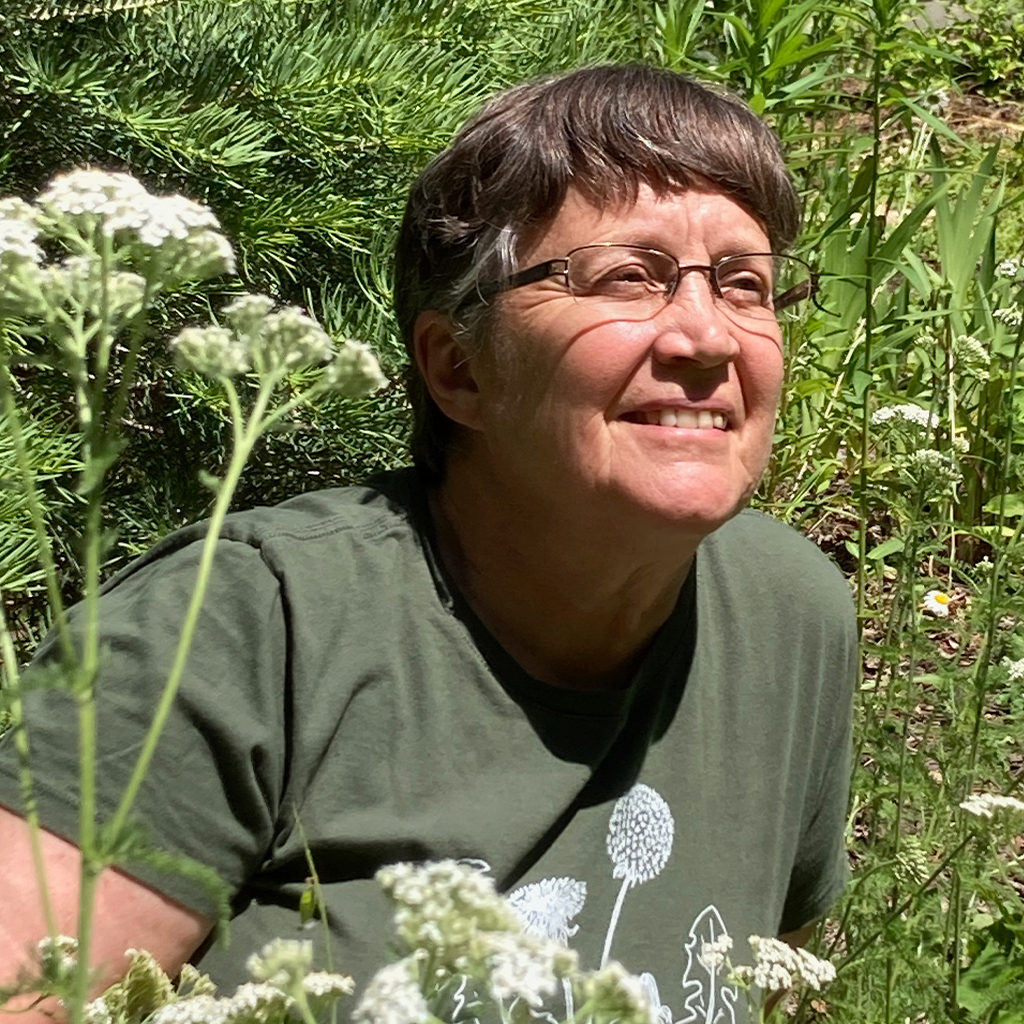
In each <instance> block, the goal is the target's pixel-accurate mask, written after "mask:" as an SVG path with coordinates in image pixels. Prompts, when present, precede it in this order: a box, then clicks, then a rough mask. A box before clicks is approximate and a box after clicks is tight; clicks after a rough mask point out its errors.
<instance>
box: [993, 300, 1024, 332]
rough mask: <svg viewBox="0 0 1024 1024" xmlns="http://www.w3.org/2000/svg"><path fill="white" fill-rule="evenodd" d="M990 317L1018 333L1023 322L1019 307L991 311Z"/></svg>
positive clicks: (1023, 318) (1023, 316)
mask: <svg viewBox="0 0 1024 1024" xmlns="http://www.w3.org/2000/svg"><path fill="white" fill-rule="evenodd" d="M992 317H993V319H995V320H998V321H999V322H1000V323H1001V324H1004V325H1005V326H1006V327H1007V328H1009V330H1011V331H1019V330H1020V325H1021V323H1022V322H1024V312H1022V310H1021V308H1020V306H1016V305H1015V306H1001V307H1000V308H999V309H996V310H993V312H992Z"/></svg>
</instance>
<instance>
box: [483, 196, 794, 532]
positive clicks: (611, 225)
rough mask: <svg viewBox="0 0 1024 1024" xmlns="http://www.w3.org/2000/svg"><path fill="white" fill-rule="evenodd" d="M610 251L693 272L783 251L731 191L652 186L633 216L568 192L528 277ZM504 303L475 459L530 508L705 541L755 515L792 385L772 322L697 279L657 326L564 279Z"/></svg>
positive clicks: (533, 251)
mask: <svg viewBox="0 0 1024 1024" xmlns="http://www.w3.org/2000/svg"><path fill="white" fill-rule="evenodd" d="M601 242H620V243H626V244H632V245H638V246H647V247H651V248H657V249H660V250H663V251H664V252H666V253H669V254H670V255H672V256H674V257H675V258H676V259H677V260H678V261H679V262H680V263H682V264H713V263H715V262H716V261H718V260H720V259H722V258H723V257H725V256H730V255H736V254H740V253H748V252H751V253H763V252H768V251H770V248H771V246H770V243H769V240H768V238H767V236H766V235H765V232H764V230H763V228H762V227H761V225H760V224H759V223H758V222H757V221H756V220H755V219H754V218H753V217H752V216H751V215H750V214H749V213H748V212H747V211H746V210H745V209H744V208H743V207H741V206H740V205H738V204H737V203H736V202H735V201H733V200H732V199H730V198H728V197H727V196H725V195H722V194H721V193H717V192H704V191H694V190H689V191H685V192H673V193H670V194H667V195H664V196H658V195H656V194H655V193H654V192H653V191H652V190H650V189H649V188H646V187H644V188H643V190H642V191H641V193H640V195H639V196H638V199H637V201H636V202H635V203H633V204H631V205H625V206H616V207H612V208H606V209H599V208H597V207H595V206H593V205H592V204H590V203H589V202H587V201H586V200H584V199H583V198H582V197H581V196H580V195H579V194H578V193H576V192H572V191H570V193H569V195H568V197H567V198H566V200H565V202H564V204H563V205H562V207H561V209H560V210H559V212H558V214H557V216H556V217H555V218H554V220H553V221H552V222H551V224H550V226H549V227H548V229H547V230H546V231H545V232H544V233H543V234H542V236H541V237H539V238H538V239H537V240H536V242H535V243H534V244H533V245H532V246H531V248H530V250H529V251H528V252H527V253H524V254H523V257H522V259H521V261H520V265H521V266H524V267H528V266H532V265H533V264H535V263H540V262H541V261H544V260H548V259H556V258H560V257H564V256H565V255H566V254H567V253H568V252H569V251H570V250H572V249H575V248H576V247H578V246H581V245H589V244H593V243H601ZM498 301H499V303H500V305H499V307H498V311H497V315H496V317H495V326H494V328H493V331H492V336H491V338H490V340H489V341H488V342H486V343H485V345H484V346H483V348H482V349H481V351H480V352H478V353H477V354H475V355H473V356H472V357H471V361H472V373H473V377H474V379H475V382H476V386H477V387H478V388H479V402H478V406H477V409H478V412H477V416H476V419H475V422H473V423H472V424H469V425H470V427H471V432H470V439H469V440H470V451H471V452H472V453H473V454H472V457H477V458H483V459H485V460H486V461H487V462H488V465H489V472H491V473H494V474H497V479H498V480H500V481H502V482H503V484H504V485H507V487H508V488H511V489H514V491H515V492H516V493H517V496H518V498H520V499H522V500H525V501H529V502H531V503H532V504H533V505H534V506H536V507H538V508H541V509H549V510H550V511H551V513H552V514H555V515H568V516H572V515H574V514H580V513H582V512H584V510H585V511H586V513H588V514H589V513H601V512H605V511H606V512H608V513H609V514H614V515H619V516H622V515H626V516H627V519H632V520H643V519H647V520H649V521H650V522H651V523H652V524H653V523H660V524H673V525H675V526H677V527H678V528H679V529H681V530H684V531H686V532H688V533H692V534H694V535H699V536H704V535H706V534H708V533H710V532H711V531H712V530H714V529H716V528H717V527H718V526H720V525H721V524H722V523H723V522H725V521H726V520H727V519H729V518H730V517H731V516H732V515H734V514H735V513H736V512H737V511H738V510H739V509H740V508H742V507H743V506H744V505H745V504H746V502H747V501H748V499H749V498H750V495H751V493H752V492H753V490H754V489H755V487H756V486H757V483H758V481H759V479H760V477H761V474H762V472H763V470H764V467H765V464H766V462H767V459H768V455H769V450H770V445H771V439H772V433H773V428H774V423H775V414H776V409H777V405H778V399H779V392H780V388H781V383H782V374H783V362H782V341H781V332H780V330H779V327H778V325H777V323H776V322H775V320H774V319H773V318H769V319H763V318H762V319H761V320H755V321H750V320H747V319H744V318H743V317H740V316H738V315H737V314H736V313H733V312H730V311H728V310H725V309H724V308H723V306H722V304H721V303H720V302H719V301H717V300H716V299H715V298H714V296H713V295H712V291H711V288H710V285H709V282H708V278H707V275H706V274H704V273H702V272H700V271H693V272H690V273H687V274H685V275H684V276H683V278H682V280H681V281H680V284H679V288H678V290H677V292H676V293H675V295H674V296H673V297H672V299H671V301H670V302H668V303H667V304H666V305H665V306H664V308H662V309H661V310H660V311H659V312H657V313H656V314H654V315H646V318H645V319H630V320H620V319H613V318H609V316H608V315H607V313H606V312H602V311H601V310H596V309H595V308H594V306H593V303H592V302H588V300H586V299H583V300H577V299H576V298H574V297H573V296H572V295H571V294H569V293H568V291H567V289H566V287H565V284H564V281H563V279H562V278H561V277H551V278H546V279H544V280H542V281H538V282H536V283H533V284H529V285H525V286H523V287H520V288H516V289H514V290H511V291H508V292H506V293H504V294H503V295H501V296H500V298H499V300H498Z"/></svg>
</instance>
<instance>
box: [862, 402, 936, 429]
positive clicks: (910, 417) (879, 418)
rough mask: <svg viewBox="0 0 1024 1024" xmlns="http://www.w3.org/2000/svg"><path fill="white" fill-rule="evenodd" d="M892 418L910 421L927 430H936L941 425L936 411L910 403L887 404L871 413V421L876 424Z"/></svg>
mask: <svg viewBox="0 0 1024 1024" xmlns="http://www.w3.org/2000/svg"><path fill="white" fill-rule="evenodd" d="M890 420H897V421H902V422H904V423H910V424H912V425H913V426H916V427H922V428H924V429H926V430H934V429H935V428H936V427H937V426H938V425H939V418H938V417H937V416H936V415H935V414H934V413H931V412H929V411H928V410H927V409H922V408H921V406H919V405H913V404H910V403H906V404H904V405H885V406H882V408H881V409H876V410H875V411H874V413H872V415H871V422H872V423H873V424H874V425H876V426H877V425H878V424H880V423H888V422H889V421H890Z"/></svg>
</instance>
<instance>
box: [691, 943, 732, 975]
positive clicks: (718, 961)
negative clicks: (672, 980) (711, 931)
mask: <svg viewBox="0 0 1024 1024" xmlns="http://www.w3.org/2000/svg"><path fill="white" fill-rule="evenodd" d="M731 949H732V937H731V936H730V935H725V934H723V935H721V936H720V937H719V938H717V939H712V940H711V941H710V942H702V943H701V945H700V952H699V953H698V954H697V959H698V960H699V961H700V962H701V963H702V964H703V965H704V966H705V967H706V968H707V969H708V970H709V971H710V970H714V969H715V968H718V967H721V966H722V964H724V963H725V958H726V956H728V954H729V950H731Z"/></svg>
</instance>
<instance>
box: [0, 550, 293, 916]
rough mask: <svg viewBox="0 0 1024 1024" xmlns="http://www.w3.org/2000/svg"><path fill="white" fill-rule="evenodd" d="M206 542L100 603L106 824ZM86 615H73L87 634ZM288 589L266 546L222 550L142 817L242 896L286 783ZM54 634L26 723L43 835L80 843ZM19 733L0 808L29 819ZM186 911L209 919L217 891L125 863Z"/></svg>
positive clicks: (7, 745)
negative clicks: (51, 679) (56, 681)
mask: <svg viewBox="0 0 1024 1024" xmlns="http://www.w3.org/2000/svg"><path fill="white" fill-rule="evenodd" d="M201 547H202V545H201V543H191V544H187V545H186V546H184V547H181V548H180V549H178V550H173V551H171V552H170V553H168V554H165V555H163V556H162V557H157V558H155V559H154V558H150V559H148V560H144V561H142V562H140V563H138V565H137V567H133V568H131V569H129V570H128V571H126V572H125V573H124V574H123V575H122V577H120V578H119V579H118V580H117V581H116V583H115V584H114V585H113V586H112V587H111V589H109V590H108V591H107V592H106V593H105V594H104V595H103V597H102V598H101V600H100V616H101V619H100V621H101V634H102V645H101V650H100V666H99V671H98V674H97V680H96V697H97V729H96V745H97V762H96V784H97V807H98V815H97V817H98V823H99V824H100V825H102V823H103V822H104V821H106V820H108V819H109V818H110V817H111V816H112V814H113V812H114V810H115V808H116V807H117V805H118V802H119V800H120V798H121V795H122V793H123V792H124V789H125V785H126V784H127V781H128V779H129V776H130V774H131V771H132V769H133V767H134V765H135V762H136V759H137V757H138V755H139V753H140V751H141V748H142V744H143V739H144V737H145V734H146V731H147V729H148V727H149V725H150V722H151V721H152V718H153V714H154V711H155V709H156V705H157V701H158V698H159V695H160V693H161V692H162V690H163V687H164V683H165V682H166V680H167V677H168V674H169V672H170V668H171V665H172V662H173V659H174V654H175V648H176V645H177V640H178V636H179V633H180V627H181V624H182V621H183V619H184V616H185V611H186V608H187V606H188V603H189V600H190V597H191V595H192V592H193V588H194V585H195V580H196V573H197V569H198V564H199V557H200V551H201ZM82 620H83V614H82V609H81V607H79V608H78V609H74V610H73V612H72V623H73V628H75V629H76V630H77V629H79V628H80V627H81V623H82ZM285 621H286V617H285V608H284V601H283V598H282V588H281V586H280V584H279V581H278V580H277V578H276V577H275V575H274V574H273V573H272V572H271V571H270V570H269V569H268V567H267V566H266V565H265V564H264V562H263V559H262V557H261V554H260V551H259V549H258V548H257V547H255V546H253V545H250V544H248V543H243V542H237V541H229V540H223V539H222V540H221V541H220V542H219V543H218V546H217V553H216V558H215V560H214V568H213V572H212V576H211V580H210V584H209V588H208V590H207V593H206V597H205V599H204V603H203V609H202V614H201V615H200V617H199V623H198V626H197V629H196V632H195V635H194V639H193V643H192V645H191V648H190V651H189V655H188V660H187V663H186V668H185V673H184V676H183V678H182V682H181V686H180V690H179V692H178V696H177V699H176V701H175V702H174V707H173V710H172V712H171V715H170V718H169V720H168V723H167V726H166V729H165V730H164V732H163V734H162V736H161V738H160V742H159V745H158V747H157V751H156V755H155V758H154V760H153V762H152V765H151V767H150V770H149V772H148V774H147V776H146V779H145V782H144V784H143V786H142V789H141V791H140V793H139V796H138V799H137V801H136V803H135V805H134V809H133V812H132V819H133V820H134V821H135V822H137V823H139V824H141V826H142V828H143V831H144V835H145V836H146V838H147V840H148V841H149V843H150V844H151V845H152V846H153V847H155V848H156V849H158V850H160V851H165V852H167V853H170V854H173V855H177V856H179V857H180V856H182V855H183V856H185V857H188V858H191V859H193V860H195V861H198V862H200V863H202V864H205V865H207V866H208V867H210V868H213V869H214V870H215V871H216V872H217V873H218V874H219V875H220V877H221V878H222V879H223V880H224V881H225V882H226V883H227V885H228V886H229V887H230V888H231V890H233V891H234V890H237V889H238V888H239V887H240V886H241V885H242V883H243V882H244V880H245V879H246V878H247V877H250V876H251V875H252V874H253V873H254V872H255V871H256V870H258V868H259V866H260V864H261V863H262V861H263V859H264V855H265V851H266V849H267V847H268V846H269V844H270V842H271V840H272V837H273V834H274V830H275V822H276V818H277V814H278V802H279V798H280V793H281V791H282V785H283V779H284V775H285V757H286V740H285V727H286V705H287V701H286V689H287V661H288V659H287V641H286V630H285ZM58 660H59V645H58V644H57V643H56V642H55V638H54V636H53V635H51V636H50V637H48V638H47V640H46V641H44V643H43V645H42V646H41V648H40V650H39V653H38V654H37V656H36V659H35V660H34V662H33V665H32V666H31V667H30V668H29V669H28V670H27V671H26V673H25V674H24V679H25V689H26V694H25V701H24V703H25V721H26V728H27V735H28V739H29V744H30V750H31V755H30V756H31V765H32V772H33V776H34V780H35V793H36V799H37V803H38V806H39V813H40V818H41V821H42V823H43V825H44V826H45V827H46V828H48V829H50V830H51V831H53V832H56V833H57V834H59V835H62V836H64V837H66V838H69V839H72V840H74V839H75V838H76V836H77V834H78V814H79V784H78V749H79V741H78V716H77V711H76V708H75V704H74V700H73V698H72V697H71V696H70V695H69V694H68V693H66V692H64V691H62V690H59V689H55V688H53V687H51V686H46V685H43V686H40V687H38V688H36V687H32V686H31V685H30V684H31V683H32V682H33V680H34V679H35V680H38V681H45V678H46V676H47V674H48V672H49V671H52V666H53V665H54V664H55V663H56V662H57V661H58ZM14 746H15V745H14V741H13V734H8V735H7V736H5V737H4V738H3V740H0V803H2V804H4V805H6V806H8V807H11V808H13V809H14V810H16V811H18V812H19V813H21V812H23V807H22V801H21V796H20V792H19V786H18V778H17V761H16V755H15V749H14ZM120 866H121V867H122V868H123V869H124V870H126V871H128V872H129V873H130V874H132V875H135V876H136V877H138V878H140V879H142V880H143V881H145V882H147V883H148V884H150V885H153V886H154V887H155V888H157V889H159V890H160V891H162V892H165V893H166V894H168V895H169V896H171V897H173V898H175V899H177V900H179V901H180V902H182V903H184V904H185V905H187V906H190V907H193V908H195V909H197V910H199V911H201V912H204V913H211V912H212V910H213V906H212V904H211V902H210V900H209V898H208V895H207V893H206V890H205V889H204V888H203V887H202V886H200V885H199V884H198V883H196V882H195V881H193V880H191V879H190V878H188V877H186V876H183V875H181V874H178V873H176V872H168V871H166V870H164V869H160V870H157V869H156V868H155V867H153V866H152V865H151V864H146V863H141V862H132V861H128V862H126V863H124V864H121V865H120Z"/></svg>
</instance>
